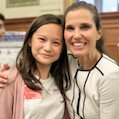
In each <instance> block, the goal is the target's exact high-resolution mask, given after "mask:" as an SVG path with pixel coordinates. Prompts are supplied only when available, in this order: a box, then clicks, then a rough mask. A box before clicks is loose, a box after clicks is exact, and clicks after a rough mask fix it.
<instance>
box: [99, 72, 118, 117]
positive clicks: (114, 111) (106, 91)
mask: <svg viewBox="0 0 119 119" xmlns="http://www.w3.org/2000/svg"><path fill="white" fill-rule="evenodd" d="M101 80H102V81H101V83H100V110H99V111H100V119H119V71H117V72H114V73H111V74H109V75H107V76H104V77H103V78H102V79H101Z"/></svg>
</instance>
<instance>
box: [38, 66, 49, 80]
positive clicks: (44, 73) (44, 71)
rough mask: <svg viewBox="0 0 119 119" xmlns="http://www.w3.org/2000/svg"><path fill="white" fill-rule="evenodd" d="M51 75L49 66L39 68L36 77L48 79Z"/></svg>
mask: <svg viewBox="0 0 119 119" xmlns="http://www.w3.org/2000/svg"><path fill="white" fill-rule="evenodd" d="M49 74H50V67H49V66H48V67H47V66H43V67H42V66H37V70H36V75H38V76H39V77H40V79H44V80H46V79H48V78H49Z"/></svg>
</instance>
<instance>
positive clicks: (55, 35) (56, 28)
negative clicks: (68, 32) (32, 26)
mask: <svg viewBox="0 0 119 119" xmlns="http://www.w3.org/2000/svg"><path fill="white" fill-rule="evenodd" d="M62 36H63V29H62V28H61V26H60V25H57V24H53V23H52V24H45V25H42V26H41V27H39V28H38V29H37V30H36V32H35V33H34V34H33V36H32V40H31V42H30V44H29V45H30V46H31V51H32V55H33V57H34V58H35V59H36V62H37V64H38V65H43V66H51V64H52V63H53V62H55V61H56V60H58V58H59V57H60V54H61V52H62V47H63V37H62Z"/></svg>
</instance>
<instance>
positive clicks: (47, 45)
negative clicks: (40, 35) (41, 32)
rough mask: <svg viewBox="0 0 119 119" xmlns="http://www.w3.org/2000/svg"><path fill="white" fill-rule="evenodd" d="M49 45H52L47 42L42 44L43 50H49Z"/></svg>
mask: <svg viewBox="0 0 119 119" xmlns="http://www.w3.org/2000/svg"><path fill="white" fill-rule="evenodd" d="M51 47H52V46H51V43H49V42H47V43H45V45H44V50H45V51H47V52H49V51H51Z"/></svg>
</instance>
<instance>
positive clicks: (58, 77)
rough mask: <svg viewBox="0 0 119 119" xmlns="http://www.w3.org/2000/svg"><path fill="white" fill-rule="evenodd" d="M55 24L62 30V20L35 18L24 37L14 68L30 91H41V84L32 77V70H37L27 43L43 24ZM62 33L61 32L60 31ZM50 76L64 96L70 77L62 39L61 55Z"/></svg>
mask: <svg viewBox="0 0 119 119" xmlns="http://www.w3.org/2000/svg"><path fill="white" fill-rule="evenodd" d="M50 23H53V24H57V25H60V26H61V27H62V28H63V23H62V20H61V19H60V18H59V17H58V16H55V15H51V14H46V15H42V16H40V17H38V18H36V19H35V20H34V21H33V22H32V23H31V25H30V27H29V29H28V31H27V32H26V35H25V40H24V43H23V46H22V48H21V50H20V52H19V54H18V56H17V59H16V66H17V68H18V70H19V72H20V73H21V76H22V78H23V80H24V82H25V84H26V85H27V86H28V87H29V88H30V89H32V90H36V91H37V90H41V89H42V87H41V83H40V81H39V80H37V79H36V77H35V76H34V70H35V69H36V68H37V67H36V63H35V59H34V57H33V55H32V53H31V47H29V42H30V41H31V39H32V36H33V34H34V33H35V31H36V30H37V29H38V28H39V27H41V26H42V25H45V24H50ZM62 32H63V31H62ZM50 73H51V76H53V77H54V80H55V82H56V84H57V86H58V88H59V89H60V91H61V93H62V94H63V95H64V92H65V90H67V89H68V88H69V86H70V75H69V65H68V57H67V49H66V45H65V42H64V39H63V48H62V52H61V55H60V57H59V59H58V60H57V61H55V62H54V63H53V64H52V66H51V69H50ZM64 84H65V86H64Z"/></svg>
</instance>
